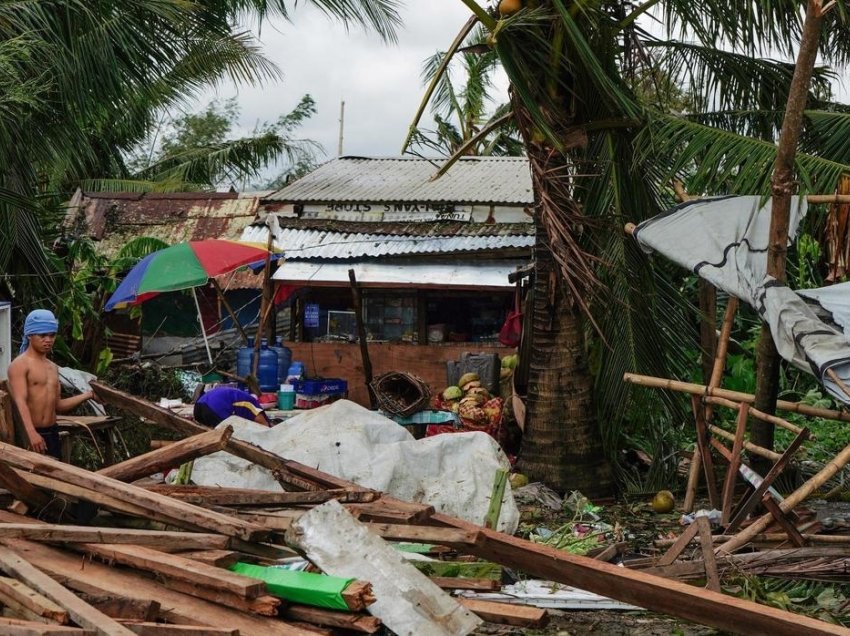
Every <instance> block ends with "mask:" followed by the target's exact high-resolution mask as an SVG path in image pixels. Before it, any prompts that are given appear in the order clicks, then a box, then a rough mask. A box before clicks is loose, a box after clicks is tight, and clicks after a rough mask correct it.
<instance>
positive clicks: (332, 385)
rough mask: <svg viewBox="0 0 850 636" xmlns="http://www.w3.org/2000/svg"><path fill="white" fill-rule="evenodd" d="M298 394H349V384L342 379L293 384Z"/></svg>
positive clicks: (295, 382)
mask: <svg viewBox="0 0 850 636" xmlns="http://www.w3.org/2000/svg"><path fill="white" fill-rule="evenodd" d="M292 384H293V386H295V392H296V393H305V394H309V395H322V394H325V393H347V392H348V382H346V381H345V380H342V379H340V378H318V379H313V380H297V381H294V382H292Z"/></svg>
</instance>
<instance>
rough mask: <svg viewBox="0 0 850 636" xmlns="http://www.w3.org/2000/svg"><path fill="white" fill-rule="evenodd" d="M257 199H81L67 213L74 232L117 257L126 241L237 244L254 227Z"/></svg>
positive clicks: (188, 195)
mask: <svg viewBox="0 0 850 636" xmlns="http://www.w3.org/2000/svg"><path fill="white" fill-rule="evenodd" d="M258 203H259V201H258V199H257V198H256V197H249V196H244V195H243V196H242V197H238V196H237V195H236V194H235V193H228V192H225V193H221V192H203V193H198V192H179V193H172V194H154V193H146V194H128V193H108V194H107V193H82V194H81V195H80V196H76V195H75V197H74V199H72V201H71V204H70V205H69V207H68V210H67V213H66V218H65V225H66V227H67V228H68V229H69V231H70V232H72V233H74V234H77V235H84V236H90V237H91V238H93V239H95V240H97V241H99V246H98V247H99V251H100V252H101V253H103V254H104V255H106V256H114V255H115V254H116V253H117V252H118V250H119V249H120V248H121V247H122V246H123V245H124V244H126V243H127V241H128V240H130V239H133V238H136V237H140V236H149V237H153V238H158V239H160V240H162V241H164V242H165V243H168V244H174V243H179V242H181V241H189V240H203V239H208V238H225V239H234V240H235V239H238V238H239V236H240V235H241V233H242V230H243V229H244V228H246V227H247V226H248V225H250V224H251V222H253V221H254V219H255V216H256V211H257V206H258Z"/></svg>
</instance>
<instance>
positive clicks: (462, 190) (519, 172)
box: [268, 157, 534, 205]
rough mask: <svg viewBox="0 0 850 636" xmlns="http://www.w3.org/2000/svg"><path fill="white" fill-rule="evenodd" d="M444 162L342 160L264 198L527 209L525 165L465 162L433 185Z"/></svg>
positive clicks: (502, 160) (516, 160)
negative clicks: (488, 205)
mask: <svg viewBox="0 0 850 636" xmlns="http://www.w3.org/2000/svg"><path fill="white" fill-rule="evenodd" d="M443 163H445V161H444V160H427V159H415V158H408V157H399V158H387V159H377V158H365V157H340V158H338V159H334V160H332V161H329V162H328V163H326V164H324V165H322V166H320V167H319V168H317V169H316V170H314V171H313V172H311V173H310V174H308V175H306V176H304V177H302V178H301V179H299V180H298V181H296V182H295V183H292V184H290V185H288V186H286V187H285V188H283V189H281V190H278V191H277V192H275V193H274V194H273V195H271V196H270V197H268V198H269V199H270V200H272V201H286V202H288V203H348V202H355V201H361V202H372V203H405V202H419V203H455V204H485V205H486V204H513V205H529V204H531V203H533V201H534V197H533V194H532V187H531V173H530V171H529V167H528V160H527V159H525V158H522V157H463V158H461V159H460V160H459V161H458V162H457V163H456V164H455V165H453V166H452V167H451V168H450V169H449V171H448V172H447V173H446V174H445V175H443V176H442V177H440V178H439V179H437V180H436V181H431V180H430V179H431V177H433V176H434V174H435V173H436V172H437V170H438V169H439V167H440V166H441V165H442V164H443Z"/></svg>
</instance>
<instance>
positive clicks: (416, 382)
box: [371, 371, 431, 417]
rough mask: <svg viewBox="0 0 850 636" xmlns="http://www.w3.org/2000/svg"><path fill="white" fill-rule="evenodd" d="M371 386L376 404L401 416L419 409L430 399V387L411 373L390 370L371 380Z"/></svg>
mask: <svg viewBox="0 0 850 636" xmlns="http://www.w3.org/2000/svg"><path fill="white" fill-rule="evenodd" d="M371 386H372V390H373V391H374V392H375V398H376V399H377V400H378V406H380V407H381V409H383V410H384V411H386V412H388V413H392V414H393V415H400V416H401V417H408V416H410V415H413V414H414V413H416V412H417V411H421V410H422V409H424V408H426V407H427V406H428V404H429V402H430V400H431V389H429V388H428V385H427V384H425V382H424V381H423V380H422V378H420V377H417V376H415V375H413V374H411V373H404V372H402V371H390V372H389V373H384V374H383V375H380V376H378V377H377V378H375V379H374V380H372V385H371Z"/></svg>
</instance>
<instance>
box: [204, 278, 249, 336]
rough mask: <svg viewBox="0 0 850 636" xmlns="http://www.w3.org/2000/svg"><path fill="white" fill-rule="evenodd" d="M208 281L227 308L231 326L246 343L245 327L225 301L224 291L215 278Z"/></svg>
mask: <svg viewBox="0 0 850 636" xmlns="http://www.w3.org/2000/svg"><path fill="white" fill-rule="evenodd" d="M210 281H212V284H213V287H214V288H215V291H216V293H217V294H218V298H219V300H221V304H222V305H224V308H225V309H227V313H228V314H230V319H231V320H232V321H233V326H234V327H235V328H236V330H237V331H239V333H240V334H241V336H242V340H243V342H245V344H248V334H247V333H245V328H244V327H243V326H242V323H241V322H239V317H238V316H237V315H236V312H235V311H233V307H231V306H230V303H229V302H227V298H225V297H224V291H222V289H221V285H219V284H218V281H217V280H216V279H215V278H211V279H210Z"/></svg>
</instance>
